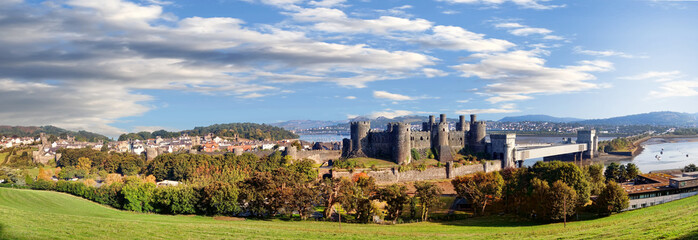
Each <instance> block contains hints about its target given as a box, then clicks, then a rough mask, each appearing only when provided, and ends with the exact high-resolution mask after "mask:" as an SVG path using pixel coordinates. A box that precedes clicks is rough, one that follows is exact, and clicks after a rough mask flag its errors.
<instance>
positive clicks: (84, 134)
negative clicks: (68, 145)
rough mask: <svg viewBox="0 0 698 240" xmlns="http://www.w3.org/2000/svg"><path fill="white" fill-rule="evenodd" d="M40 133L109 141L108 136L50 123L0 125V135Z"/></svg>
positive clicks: (83, 140)
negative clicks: (37, 125)
mask: <svg viewBox="0 0 698 240" xmlns="http://www.w3.org/2000/svg"><path fill="white" fill-rule="evenodd" d="M40 133H44V134H46V135H54V136H56V137H61V138H65V136H67V135H70V136H74V137H75V140H76V141H81V142H97V141H99V140H103V141H110V140H109V138H108V137H106V136H104V135H101V134H97V133H93V132H88V131H77V132H75V131H69V130H65V129H62V128H58V127H54V126H50V125H49V126H41V127H34V126H29V127H26V126H0V136H6V137H12V136H18V137H36V136H39V134H40Z"/></svg>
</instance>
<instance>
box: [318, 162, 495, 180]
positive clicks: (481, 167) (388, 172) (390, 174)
mask: <svg viewBox="0 0 698 240" xmlns="http://www.w3.org/2000/svg"><path fill="white" fill-rule="evenodd" d="M501 169H502V163H501V161H487V162H486V163H483V164H476V165H467V166H460V167H456V168H452V169H451V173H452V174H451V176H450V177H451V178H454V177H457V176H463V175H468V174H473V173H476V172H483V171H486V172H492V171H499V170H501ZM364 171H365V172H366V174H368V176H370V177H373V178H375V179H376V184H392V183H400V182H414V181H424V180H438V179H448V177H447V171H448V170H447V168H445V167H440V168H427V169H426V170H424V171H419V170H410V171H404V172H399V171H398V170H397V168H392V169H385V170H379V171H371V170H370V169H354V172H353V173H352V172H348V171H332V174H331V175H332V177H333V178H342V177H346V178H351V177H352V176H353V175H354V174H358V173H361V172H364Z"/></svg>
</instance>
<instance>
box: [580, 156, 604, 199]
mask: <svg viewBox="0 0 698 240" xmlns="http://www.w3.org/2000/svg"><path fill="white" fill-rule="evenodd" d="M584 173H585V174H586V177H587V180H588V181H589V186H590V188H591V195H599V193H601V191H602V190H603V188H604V187H606V184H605V182H606V177H605V176H604V173H603V164H600V163H599V164H593V165H589V166H586V167H585V168H584Z"/></svg>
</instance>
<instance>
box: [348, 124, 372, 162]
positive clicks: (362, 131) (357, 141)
mask: <svg viewBox="0 0 698 240" xmlns="http://www.w3.org/2000/svg"><path fill="white" fill-rule="evenodd" d="M370 130H371V122H369V121H358V122H352V123H351V147H352V149H351V155H352V156H354V157H365V156H366V154H365V153H364V149H363V148H364V147H366V145H367V142H368V140H367V137H368V131H370Z"/></svg>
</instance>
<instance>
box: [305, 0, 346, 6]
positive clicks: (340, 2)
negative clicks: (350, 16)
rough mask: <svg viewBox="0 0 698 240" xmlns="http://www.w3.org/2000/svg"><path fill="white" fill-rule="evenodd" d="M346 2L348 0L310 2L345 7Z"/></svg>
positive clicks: (317, 4)
mask: <svg viewBox="0 0 698 240" xmlns="http://www.w3.org/2000/svg"><path fill="white" fill-rule="evenodd" d="M344 2H346V0H322V1H310V2H308V4H310V5H313V6H318V7H344V6H345V5H344Z"/></svg>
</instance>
